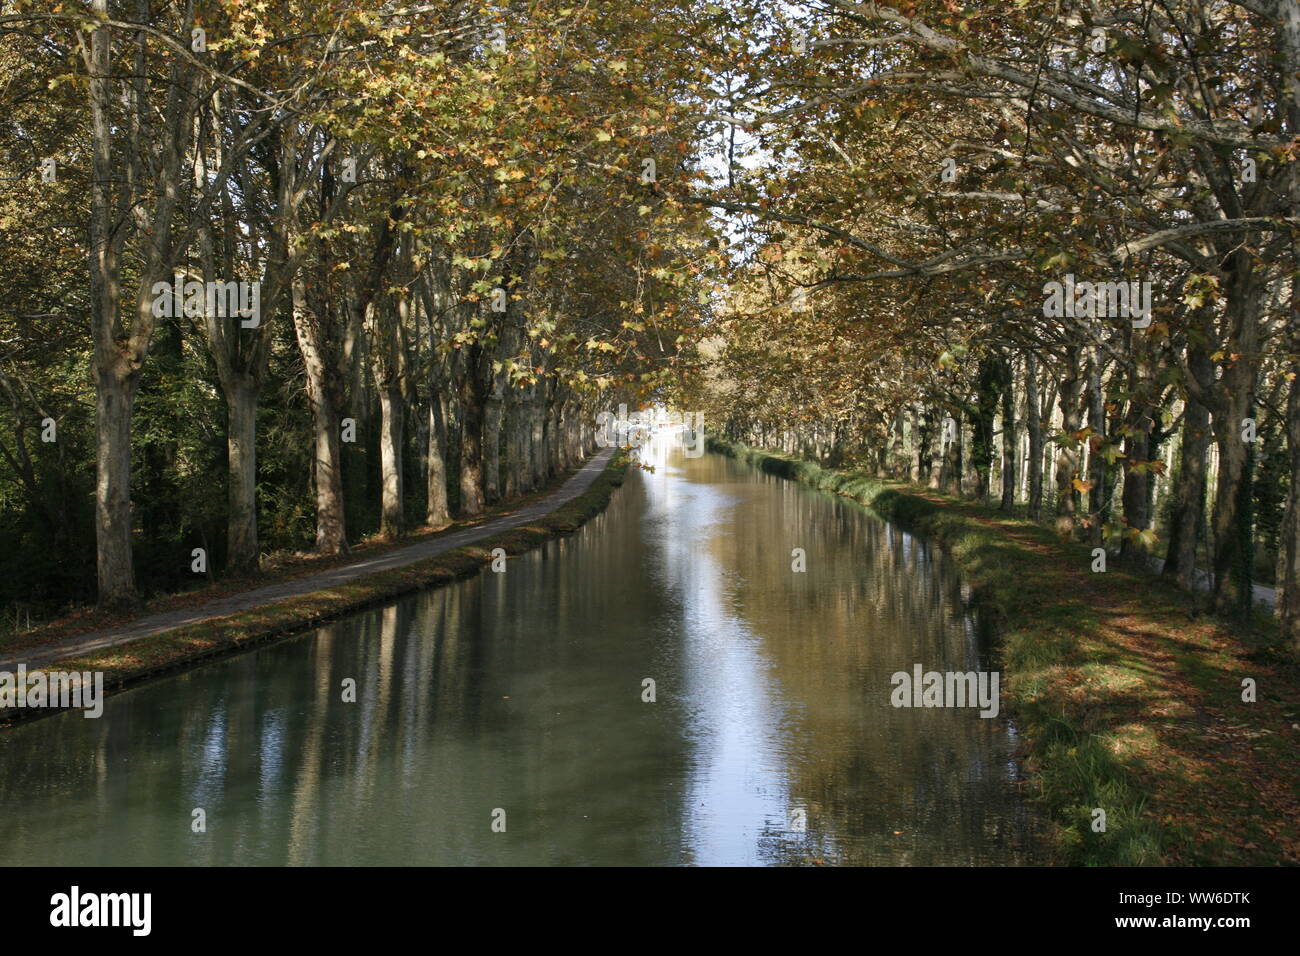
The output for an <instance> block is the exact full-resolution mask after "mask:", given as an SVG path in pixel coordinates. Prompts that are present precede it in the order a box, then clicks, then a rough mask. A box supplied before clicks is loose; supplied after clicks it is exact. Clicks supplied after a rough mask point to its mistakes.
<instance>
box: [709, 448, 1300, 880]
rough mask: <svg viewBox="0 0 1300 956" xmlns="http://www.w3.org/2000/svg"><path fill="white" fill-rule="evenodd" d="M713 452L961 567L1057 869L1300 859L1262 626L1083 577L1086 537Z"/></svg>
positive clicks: (1285, 673)
mask: <svg viewBox="0 0 1300 956" xmlns="http://www.w3.org/2000/svg"><path fill="white" fill-rule="evenodd" d="M709 447H710V450H711V451H714V452H717V453H720V454H723V455H726V456H728V457H731V458H735V459H737V460H739V461H743V462H746V463H748V464H751V465H753V466H755V467H757V468H759V469H760V470H762V471H765V472H767V473H769V474H772V475H776V476H779V477H782V478H786V479H790V480H793V481H799V482H803V483H805V484H808V485H810V486H812V487H815V488H818V489H821V490H824V491H829V492H833V493H835V494H838V495H842V496H845V497H848V498H852V499H854V500H856V501H858V502H860V503H862V504H864V505H866V506H867V507H869V508H871V509H872V510H873V511H875V512H876V513H877V514H879V515H880V516H881V517H882V518H885V519H886V520H888V521H891V522H895V523H897V524H898V525H899V526H900V527H904V528H907V529H910V530H913V531H915V532H916V533H918V534H920V535H922V536H924V537H925V538H928V539H930V540H933V541H935V542H936V543H938V544H940V545H942V546H943V547H944V548H945V549H946V550H947V551H948V552H949V553H951V555H952V556H953V557H954V558H955V559H956V560H957V562H958V563H959V565H960V567H961V569H962V571H963V574H964V575H965V577H966V580H967V581H968V583H969V584H970V585H971V587H972V589H973V592H974V595H975V597H976V600H977V601H978V602H979V603H980V604H981V606H983V607H984V608H985V609H986V610H987V611H988V612H989V613H990V614H992V615H993V616H994V618H995V620H996V622H997V627H998V630H999V634H1000V641H999V648H1000V664H1001V666H1002V668H1003V684H1002V686H1003V693H1004V694H1005V698H1006V701H1005V702H1006V705H1007V706H1008V707H1009V708H1010V709H1012V710H1013V712H1014V713H1015V715H1016V717H1017V720H1018V722H1019V725H1020V728H1021V731H1022V734H1023V736H1024V743H1025V748H1024V763H1025V766H1026V768H1027V769H1028V770H1029V771H1030V772H1031V774H1032V779H1033V782H1034V788H1035V790H1036V795H1037V798H1038V800H1039V801H1040V802H1041V803H1042V804H1043V806H1044V807H1045V808H1046V809H1047V810H1048V811H1049V813H1050V815H1051V817H1052V819H1053V821H1054V824H1055V833H1054V840H1053V842H1054V844H1055V846H1056V849H1057V853H1058V855H1059V857H1060V859H1061V860H1062V861H1063V862H1066V863H1072V864H1083V865H1180V864H1198V865H1206V864H1218V865H1278V864H1295V863H1298V862H1300V756H1297V747H1296V744H1297V742H1300V733H1297V726H1296V724H1297V719H1298V718H1300V687H1298V684H1300V681H1298V680H1297V668H1296V666H1295V663H1294V662H1293V661H1292V660H1290V659H1289V658H1288V657H1287V656H1286V655H1284V654H1283V653H1281V652H1280V651H1278V650H1277V649H1276V648H1274V647H1272V646H1270V644H1269V642H1268V640H1267V637H1266V636H1264V635H1259V634H1255V633H1253V632H1249V631H1242V630H1239V629H1236V628H1234V627H1233V626H1231V625H1230V624H1228V623H1225V622H1222V621H1217V620H1214V619H1211V618H1208V617H1206V616H1203V615H1199V616H1198V615H1194V614H1192V613H1189V603H1190V602H1189V597H1188V595H1186V594H1185V593H1183V592H1181V591H1179V590H1178V589H1177V588H1174V587H1172V586H1171V585H1169V584H1168V583H1166V582H1163V581H1161V580H1159V579H1156V578H1152V577H1150V576H1147V575H1139V574H1133V573H1129V572H1127V571H1123V570H1111V571H1109V572H1107V573H1106V574H1104V575H1102V574H1093V573H1092V572H1091V554H1090V551H1089V550H1088V549H1087V548H1085V547H1083V546H1082V545H1077V544H1074V543H1072V542H1065V541H1062V540H1061V539H1060V538H1058V537H1057V536H1056V535H1055V534H1053V533H1052V532H1051V531H1050V530H1048V529H1046V528H1043V527H1041V526H1039V525H1036V524H1034V523H1032V522H1029V521H1022V520H1017V519H1013V518H1009V517H1007V516H1006V515H1002V514H1000V513H999V512H997V511H994V510H992V509H989V508H984V507H981V506H979V505H976V504H973V503H971V502H966V501H961V500H958V499H955V498H951V497H947V496H944V495H939V494H937V493H935V492H932V491H929V490H927V489H922V488H918V487H915V486H908V485H903V484H899V483H887V482H882V481H880V480H879V479H876V478H874V477H872V476H870V475H868V474H865V473H862V472H853V471H845V470H842V471H835V470H829V469H824V468H822V467H820V466H819V465H816V464H814V463H812V462H807V461H801V460H798V459H794V458H791V457H789V456H785V455H781V454H777V453H773V452H768V451H763V450H760V449H754V448H750V447H748V446H745V445H741V444H738V443H731V442H727V441H723V440H719V439H710V444H709ZM1243 681H1250V682H1252V684H1251V685H1250V686H1252V687H1253V688H1256V689H1257V693H1256V694H1255V695H1254V699H1253V700H1251V701H1247V700H1243V699H1242V698H1243V696H1249V695H1246V694H1245V692H1244V691H1243ZM1265 805H1266V806H1269V807H1270V812H1269V813H1268V814H1267V815H1265V814H1261V813H1259V812H1258V811H1257V808H1258V807H1260V806H1265ZM1098 811H1102V812H1103V813H1104V816H1102V814H1099V813H1098ZM1103 827H1104V829H1103Z"/></svg>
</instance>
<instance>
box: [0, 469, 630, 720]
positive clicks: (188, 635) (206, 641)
mask: <svg viewBox="0 0 1300 956" xmlns="http://www.w3.org/2000/svg"><path fill="white" fill-rule="evenodd" d="M627 468H628V459H627V456H626V455H624V454H616V455H615V456H614V457H613V458H612V459H610V461H609V463H608V464H607V465H606V466H605V470H604V471H602V472H601V474H600V475H599V476H598V477H597V478H596V480H595V481H594V482H593V483H592V485H591V487H590V488H588V489H587V490H586V491H584V492H583V493H582V494H580V495H578V496H577V497H575V498H574V499H573V500H571V501H568V502H566V503H564V504H563V505H561V506H560V507H559V508H557V509H556V510H555V511H552V512H551V513H549V514H547V515H543V516H541V517H539V518H537V519H535V520H533V521H530V522H529V523H528V524H526V525H522V526H520V527H518V528H511V529H510V530H508V531H502V532H500V533H498V534H494V535H491V536H490V537H487V538H484V539H483V540H481V541H477V542H475V543H473V544H469V545H465V546H463V547H460V548H456V549H455V550H453V551H448V552H447V553H446V554H440V555H437V556H435V557H432V558H426V559H424V560H422V561H417V562H415V563H412V564H408V565H404V566H402V567H400V568H393V569H391V570H388V571H380V572H377V573H375V574H370V575H366V576H365V577H362V578H358V579H356V580H354V581H350V582H348V583H346V584H342V585H339V586H338V587H333V588H328V589H325V590H321V591H314V592H312V593H310V594H305V595H300V596H298V597H295V598H291V599H289V600H286V601H281V602H279V603H276V604H271V605H267V606H265V607H260V608H255V609H253V610H249V611H241V612H239V613H237V614H232V615H229V616H226V617H221V618H215V619H212V620H208V621H204V622H202V623H200V624H194V625H191V626H188V627H181V628H176V629H174V630H170V631H164V632H162V633H160V634H154V635H151V636H148V637H141V638H137V639H135V640H132V641H130V642H129V643H126V644H123V645H122V646H120V647H111V648H106V649H105V650H102V651H96V652H94V653H91V654H86V655H84V656H81V657H69V658H63V659H60V660H59V661H58V662H57V664H53V665H50V666H49V668H48V669H57V670H60V671H83V672H84V671H101V672H103V674H104V687H105V691H106V693H112V692H115V691H119V690H122V689H124V688H126V687H133V686H136V685H138V684H141V683H143V682H145V681H148V680H152V679H154V678H157V677H160V676H162V675H164V674H168V673H171V672H174V671H177V670H181V669H184V668H189V667H193V666H196V665H198V664H202V663H206V662H208V661H211V660H214V659H216V658H220V657H226V656H229V655H232V654H237V653H240V652H241V651H243V650H246V649H248V648H250V647H255V646H259V645H262V644H266V643H268V642H270V641H274V640H279V639H282V638H286V637H290V636H293V635H296V634H300V633H302V632H303V631H306V630H309V629H311V628H313V627H317V626H319V625H321V624H324V623H327V622H329V621H332V620H335V619H337V618H340V617H343V616H345V615H348V614H352V613H354V612H356V611H360V610H364V609H365V608H369V607H374V606H377V605H382V604H387V603H388V602H390V601H392V600H393V599H395V598H398V597H401V596H403V595H406V594H410V593H413V592H415V591H421V590H425V589H427V588H436V587H442V586H443V585H446V584H450V583H452V582H454V581H459V580H462V579H465V578H470V577H473V576H474V575H475V574H478V573H479V572H480V571H481V570H482V569H483V567H484V566H485V565H487V564H488V563H489V562H490V561H491V560H492V550H493V549H494V548H502V549H504V550H505V552H506V554H509V555H516V554H522V553H523V552H525V551H529V550H531V549H532V548H535V547H537V546H538V545H540V544H543V543H545V542H546V541H547V540H549V539H551V538H553V537H556V536H557V535H566V534H572V533H573V532H575V531H577V530H578V528H580V527H581V526H582V525H583V524H585V523H586V522H587V521H589V520H590V519H591V518H593V517H594V516H595V515H597V514H599V513H600V512H601V511H603V510H604V509H605V507H606V506H607V505H608V504H609V501H610V498H611V497H612V496H613V494H614V489H615V488H617V487H619V486H620V485H622V484H623V480H624V477H625V476H626V472H627ZM36 669H37V668H33V670H36ZM58 712H59V711H58V710H57V709H17V708H15V709H12V710H8V712H0V729H2V728H4V727H7V726H10V725H13V724H16V723H19V722H24V721H26V720H31V719H36V718H39V717H45V716H51V715H53V714H56V713H58Z"/></svg>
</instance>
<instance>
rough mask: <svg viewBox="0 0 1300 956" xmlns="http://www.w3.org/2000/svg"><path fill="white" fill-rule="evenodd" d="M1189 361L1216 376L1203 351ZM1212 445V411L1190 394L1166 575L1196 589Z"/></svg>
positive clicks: (1190, 354)
mask: <svg viewBox="0 0 1300 956" xmlns="http://www.w3.org/2000/svg"><path fill="white" fill-rule="evenodd" d="M1187 360H1188V363H1189V364H1195V365H1197V366H1200V367H1201V368H1202V369H1204V370H1206V371H1207V374H1211V375H1212V374H1213V365H1212V363H1211V362H1210V358H1209V356H1208V355H1207V354H1206V353H1205V352H1204V350H1202V349H1194V350H1193V349H1189V350H1188V356H1187ZM1209 446H1210V412H1209V409H1207V408H1206V407H1205V406H1204V405H1202V404H1201V403H1200V402H1198V401H1196V399H1194V398H1192V397H1191V396H1190V395H1189V396H1188V397H1187V400H1186V406H1185V408H1184V409H1183V436H1182V447H1181V448H1180V449H1179V452H1178V454H1179V460H1178V481H1177V483H1176V484H1175V485H1174V506H1173V509H1172V510H1171V512H1170V520H1169V546H1168V548H1167V549H1166V551H1165V566H1164V570H1163V571H1162V574H1164V575H1165V576H1167V577H1172V578H1174V579H1175V580H1176V581H1177V582H1178V586H1179V587H1181V588H1184V589H1185V590H1188V591H1192V590H1195V587H1196V577H1195V575H1196V543H1197V542H1198V541H1199V540H1200V537H1201V528H1202V526H1203V525H1204V524H1205V456H1206V452H1207V451H1208V449H1209Z"/></svg>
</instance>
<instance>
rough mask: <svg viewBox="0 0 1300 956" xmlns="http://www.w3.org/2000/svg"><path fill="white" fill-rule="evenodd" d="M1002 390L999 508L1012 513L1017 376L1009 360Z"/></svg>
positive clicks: (1014, 499) (1013, 507)
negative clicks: (1000, 498) (1004, 386)
mask: <svg viewBox="0 0 1300 956" xmlns="http://www.w3.org/2000/svg"><path fill="white" fill-rule="evenodd" d="M1005 385H1006V388H1005V389H1004V390H1003V392H1002V501H1001V503H1000V504H999V508H1000V509H1001V510H1002V511H1003V512H1004V513H1007V514H1009V513H1011V512H1012V511H1013V510H1015V507H1016V484H1017V482H1016V477H1017V472H1018V469H1017V468H1016V459H1017V457H1018V456H1017V455H1016V448H1017V446H1018V444H1019V443H1018V441H1017V439H1016V376H1015V371H1014V366H1013V365H1012V364H1011V363H1010V362H1008V365H1007V374H1006V381H1005Z"/></svg>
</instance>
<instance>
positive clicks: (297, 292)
mask: <svg viewBox="0 0 1300 956" xmlns="http://www.w3.org/2000/svg"><path fill="white" fill-rule="evenodd" d="M293 329H294V334H295V335H296V337H297V339H298V350H299V351H300V352H301V354H302V361H303V367H304V368H305V369H306V373H307V400H308V403H309V404H310V405H311V414H312V436H313V441H314V444H315V460H314V462H313V468H312V477H313V482H314V484H315V486H316V550H317V551H319V552H320V553H321V554H346V553H347V550H348V538H347V521H346V520H345V516H344V511H343V452H342V436H341V435H340V421H339V414H338V410H337V408H336V407H335V404H334V398H333V395H332V393H331V391H330V386H329V382H328V380H327V377H326V376H327V371H326V368H325V359H324V347H323V344H322V342H321V334H320V327H319V325H318V323H317V319H316V317H315V316H314V315H310V314H309V310H308V307H307V292H306V286H305V284H304V282H303V280H302V279H300V278H299V279H295V280H294V282H293Z"/></svg>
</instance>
